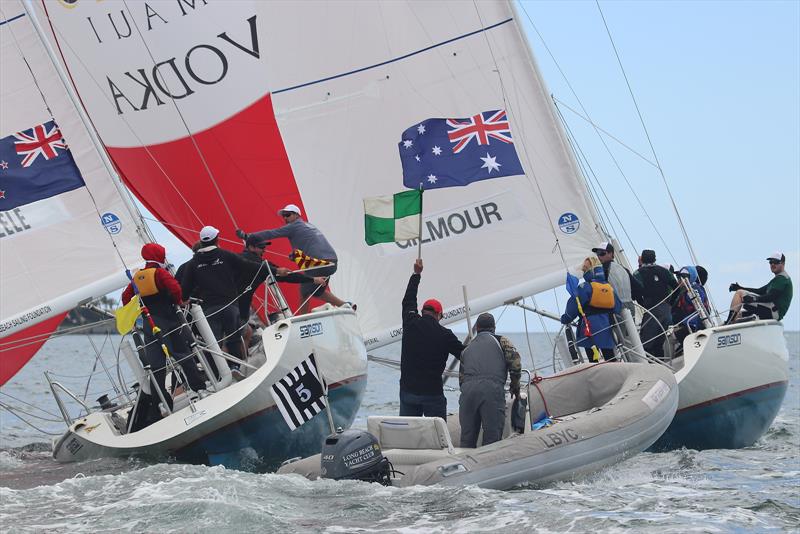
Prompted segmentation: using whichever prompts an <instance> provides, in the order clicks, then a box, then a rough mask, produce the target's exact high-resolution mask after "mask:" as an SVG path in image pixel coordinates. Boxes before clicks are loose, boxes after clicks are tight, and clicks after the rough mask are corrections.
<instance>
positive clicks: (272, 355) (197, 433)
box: [53, 309, 367, 468]
mask: <svg viewBox="0 0 800 534" xmlns="http://www.w3.org/2000/svg"><path fill="white" fill-rule="evenodd" d="M262 339H263V342H264V345H263V347H264V354H263V356H265V357H266V362H265V363H264V364H263V365H262V366H261V367H259V368H258V369H257V370H255V371H253V373H252V374H251V375H250V376H248V377H247V378H245V379H243V380H242V381H240V382H238V383H234V384H231V385H230V386H228V387H227V388H225V389H223V390H222V391H220V392H217V393H214V394H213V395H210V396H208V397H206V398H203V399H200V400H198V401H196V402H195V403H194V406H186V407H184V408H182V409H179V410H177V411H175V412H173V413H172V414H171V415H169V416H167V417H165V418H163V419H161V420H160V421H158V422H156V423H154V424H152V425H150V426H148V427H146V428H144V429H142V430H139V431H137V432H133V433H130V434H121V433H120V432H119V431H118V430H117V429H116V428H115V426H114V424H113V422H112V411H113V410H112V411H103V412H95V413H92V414H89V415H88V416H86V417H84V418H82V419H80V420H78V421H75V422H74V423H73V424H72V425H71V426H70V428H69V430H68V431H67V432H66V433H65V434H64V435H63V436H62V437H61V438H59V439H58V440H57V441H56V442H55V444H54V447H53V456H54V458H55V459H56V460H58V461H60V462H72V461H80V460H86V459H90V458H98V457H120V456H121V457H125V456H146V457H155V458H158V457H165V456H174V457H176V458H178V459H180V460H182V461H190V462H197V463H208V464H212V465H214V464H223V465H226V466H229V467H240V466H244V467H247V462H248V461H250V462H255V463H256V464H258V465H259V466H264V467H265V468H270V467H273V466H274V465H276V464H277V463H279V462H280V461H282V460H285V459H286V458H288V457H291V456H298V455H305V454H313V453H314V452H318V451H319V450H320V446H321V442H322V439H323V437H324V436H325V435H327V434H329V433H330V426H329V423H328V419H327V416H326V414H325V413H320V414H317V415H316V416H315V417H314V418H313V419H312V420H310V421H308V422H307V423H306V424H304V425H303V426H301V427H299V428H298V429H296V430H295V431H290V430H289V427H288V426H287V425H286V423H285V422H284V421H283V418H282V416H281V414H280V412H279V410H278V409H277V407H276V405H275V401H274V400H273V398H272V395H271V393H270V387H271V386H272V384H274V383H275V382H276V381H278V380H279V379H280V378H282V377H284V376H286V374H287V373H289V371H290V370H292V369H293V368H294V367H295V366H297V365H298V364H299V363H300V362H301V361H303V360H304V359H306V358H307V357H308V356H309V354H311V353H312V352H313V353H314V355H315V358H316V362H317V365H318V367H319V370H320V371H321V373H322V375H323V376H324V377H325V379H326V381H327V383H328V386H329V400H330V405H331V407H332V415H333V419H334V422H335V424H336V425H337V426H341V427H343V428H347V427H349V426H350V424H352V422H353V419H354V417H355V414H356V412H357V410H358V408H359V406H360V404H361V398H362V396H363V393H364V389H365V388H366V372H367V357H366V349H365V348H364V343H363V340H362V337H361V332H360V329H359V327H358V323H357V321H356V316H355V313H354V312H353V311H351V310H345V309H329V310H324V311H319V312H315V313H311V314H308V315H304V316H300V317H292V318H290V319H287V320H284V321H280V322H278V323H276V324H274V325H271V326H269V327H267V328H265V329H264V330H263V332H262ZM126 411H127V410H126ZM118 415H120V416H121V417H123V418H124V417H125V413H124V412H122V411H120V413H119V414H118ZM243 462H244V464H243Z"/></svg>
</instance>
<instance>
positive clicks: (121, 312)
mask: <svg viewBox="0 0 800 534" xmlns="http://www.w3.org/2000/svg"><path fill="white" fill-rule="evenodd" d="M140 313H142V309H141V308H140V307H139V295H134V296H133V298H132V299H131V300H130V302H128V303H127V304H126V305H125V306H123V307H121V308H119V309H117V310H115V311H114V315H115V316H116V317H117V332H119V333H120V334H122V335H125V334H127V333H128V332H130V331H131V330H133V327H134V325H135V324H136V319H138V318H139V314H140Z"/></svg>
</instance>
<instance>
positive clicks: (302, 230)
mask: <svg viewBox="0 0 800 534" xmlns="http://www.w3.org/2000/svg"><path fill="white" fill-rule="evenodd" d="M278 215H280V216H281V217H283V222H284V225H283V226H281V227H280V228H273V229H270V230H262V231H260V232H255V233H253V234H246V233H245V232H243V231H242V230H236V235H237V236H239V237H241V238H242V239H247V237H248V235H249V236H252V239H255V240H257V241H262V242H263V241H269V240H272V239H276V238H278V237H285V238H287V239H288V240H289V243H291V246H292V250H293V251H296V250H301V251H303V253H304V254H305V255H307V256H310V257H311V258H315V259H319V260H323V261H326V262H328V263H330V265H323V266H320V267H318V268H315V269H314V270H313V271H310V272H309V273H308V275H309V276H314V277H320V276H322V277H325V279H326V281H325V283H324V284H322V285H319V284H316V283H314V282H307V283H302V284H300V302H301V305H300V308H299V309H298V310H297V314H298V315H302V314H304V313H308V308H309V303H308V301H309V300H310V299H311V296H315V297H317V298H319V299H321V300H323V301H325V302H328V303H330V304H333V305H334V306H341V305H342V304H344V301H343V300H342V299H340V298H339V297H337V296H336V295H334V294H333V293H331V291H330V289H329V288H328V283H329V282H330V277H331V276H332V275H333V273H335V272H336V262H337V261H338V259H337V257H336V251H334V250H333V247H332V246H331V244H330V243H329V242H328V240H327V239H325V236H324V235H322V232H320V231H319V230H318V229H317V227H316V226H314V225H313V224H311V223H308V222H306V221H304V220H303V219H301V218H300V215H301V214H300V208H298V207H297V206H296V205H294V204H287V205H286V206H285V207H283V208H282V209H281V210H279V211H278Z"/></svg>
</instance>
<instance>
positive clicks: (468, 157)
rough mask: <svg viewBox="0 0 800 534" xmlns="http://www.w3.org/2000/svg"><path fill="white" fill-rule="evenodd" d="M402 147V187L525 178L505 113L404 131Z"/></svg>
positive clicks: (424, 124) (430, 122)
mask: <svg viewBox="0 0 800 534" xmlns="http://www.w3.org/2000/svg"><path fill="white" fill-rule="evenodd" d="M398 148H399V150H400V162H401V163H402V165H403V184H404V185H405V186H406V187H408V188H410V189H417V188H419V186H420V185H424V186H425V189H436V188H439V187H453V186H461V185H468V184H471V183H472V182H477V181H479V180H488V179H489V178H499V177H501V176H515V175H519V174H524V171H523V170H522V164H521V163H520V161H519V157H518V156H517V151H516V150H515V148H514V140H513V138H512V137H511V125H510V123H509V121H508V117H507V116H506V112H505V110H503V109H500V110H494V111H484V112H482V113H478V114H477V115H473V116H472V117H469V118H466V119H426V120H424V121H422V122H421V123H418V124H415V125H413V126H411V127H410V128H408V129H407V130H406V131H404V132H403V135H402V138H401V141H400V143H399V144H398Z"/></svg>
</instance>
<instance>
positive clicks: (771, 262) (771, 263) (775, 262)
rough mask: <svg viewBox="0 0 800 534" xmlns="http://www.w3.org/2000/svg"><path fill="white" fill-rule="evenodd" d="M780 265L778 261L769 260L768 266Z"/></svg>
mask: <svg viewBox="0 0 800 534" xmlns="http://www.w3.org/2000/svg"><path fill="white" fill-rule="evenodd" d="M780 263H781V262H779V261H778V260H769V264H770V265H780Z"/></svg>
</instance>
